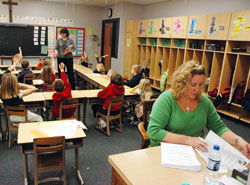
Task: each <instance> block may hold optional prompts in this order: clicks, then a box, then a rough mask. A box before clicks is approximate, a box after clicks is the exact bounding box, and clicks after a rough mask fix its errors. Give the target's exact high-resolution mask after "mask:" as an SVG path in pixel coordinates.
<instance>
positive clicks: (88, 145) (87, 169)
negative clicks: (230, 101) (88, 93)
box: [0, 106, 250, 185]
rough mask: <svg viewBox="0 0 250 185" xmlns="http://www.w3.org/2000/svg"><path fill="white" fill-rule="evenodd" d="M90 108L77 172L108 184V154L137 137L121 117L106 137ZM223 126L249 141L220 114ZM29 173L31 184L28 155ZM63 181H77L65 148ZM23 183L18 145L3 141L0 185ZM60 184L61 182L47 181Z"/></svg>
mask: <svg viewBox="0 0 250 185" xmlns="http://www.w3.org/2000/svg"><path fill="white" fill-rule="evenodd" d="M90 110H91V109H90V107H89V106H88V107H87V126H88V131H87V132H86V135H87V138H85V139H84V146H83V147H82V148H80V171H81V174H82V176H83V178H84V181H85V184H86V185H108V184H111V166H110V165H109V163H108V155H111V154H117V153H122V152H128V151H133V150H137V149H138V148H139V146H140V143H141V138H140V135H139V132H138V130H137V127H136V126H133V125H130V124H129V123H128V122H127V120H126V118H125V117H123V124H124V128H123V132H122V133H119V132H117V131H115V130H112V131H111V136H110V137H107V136H106V135H104V134H103V133H100V132H99V131H97V130H96V129H95V119H94V118H93V115H92V112H91V111H90ZM222 118H223V120H224V122H225V123H226V124H227V126H228V127H229V128H230V129H232V130H233V131H234V132H236V133H237V134H239V135H241V136H242V137H243V138H245V139H246V140H247V141H248V142H250V134H249V133H250V124H247V123H244V122H240V121H237V120H234V119H232V118H229V117H225V116H222ZM28 162H29V163H28V165H29V173H30V177H31V178H30V179H31V183H30V184H33V178H32V177H33V157H32V156H29V157H28ZM66 163H67V164H66V165H67V180H68V184H69V185H76V184H77V181H76V180H75V178H74V175H73V173H72V167H71V166H72V165H73V163H74V151H73V150H70V151H66ZM21 184H23V161H22V156H21V152H20V148H19V146H17V145H15V146H14V147H13V148H11V149H8V146H7V142H4V143H0V185H21ZM49 184H61V183H49Z"/></svg>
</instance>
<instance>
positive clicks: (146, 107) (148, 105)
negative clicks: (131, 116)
mask: <svg viewBox="0 0 250 185" xmlns="http://www.w3.org/2000/svg"><path fill="white" fill-rule="evenodd" d="M155 100H156V99H151V100H147V101H144V102H143V115H142V119H143V121H142V122H140V123H139V124H138V130H139V132H140V135H141V137H142V143H141V146H140V149H143V148H147V147H148V146H149V138H148V134H147V132H146V131H147V127H148V121H149V120H148V116H149V113H150V112H151V110H152V107H153V104H154V102H155Z"/></svg>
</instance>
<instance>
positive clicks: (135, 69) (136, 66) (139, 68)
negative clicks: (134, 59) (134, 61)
mask: <svg viewBox="0 0 250 185" xmlns="http://www.w3.org/2000/svg"><path fill="white" fill-rule="evenodd" d="M132 69H133V70H134V71H135V73H136V74H138V73H139V72H140V71H141V66H139V65H133V66H132Z"/></svg>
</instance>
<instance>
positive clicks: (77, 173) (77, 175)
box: [73, 148, 84, 185]
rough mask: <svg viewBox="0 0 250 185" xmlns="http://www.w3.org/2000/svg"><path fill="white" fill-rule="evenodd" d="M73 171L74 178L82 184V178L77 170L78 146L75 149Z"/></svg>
mask: <svg viewBox="0 0 250 185" xmlns="http://www.w3.org/2000/svg"><path fill="white" fill-rule="evenodd" d="M73 170H74V173H75V175H76V178H77V180H78V182H79V184H81V185H83V184H84V182H83V179H82V176H81V173H80V170H79V150H78V148H76V149H75V166H73Z"/></svg>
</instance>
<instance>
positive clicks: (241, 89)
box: [232, 81, 246, 104]
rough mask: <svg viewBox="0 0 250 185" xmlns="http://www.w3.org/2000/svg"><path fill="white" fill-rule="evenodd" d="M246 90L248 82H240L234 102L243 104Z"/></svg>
mask: <svg viewBox="0 0 250 185" xmlns="http://www.w3.org/2000/svg"><path fill="white" fill-rule="evenodd" d="M245 88H246V81H242V82H240V83H239V84H238V85H237V87H236V89H235V92H234V95H233V99H232V102H234V103H238V104H241V103H242V100H243V97H244V92H245Z"/></svg>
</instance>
